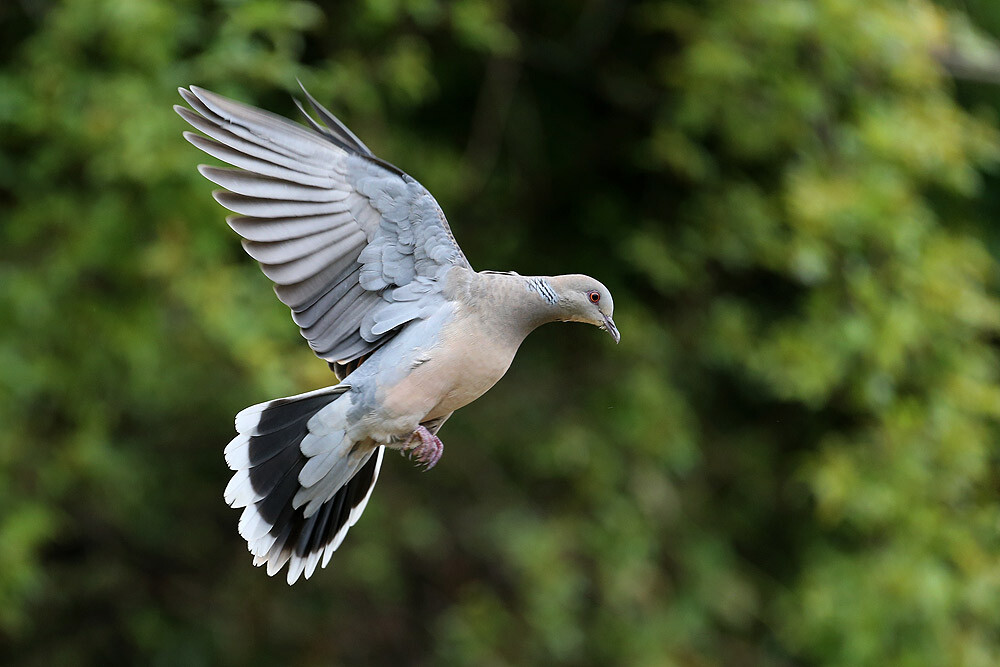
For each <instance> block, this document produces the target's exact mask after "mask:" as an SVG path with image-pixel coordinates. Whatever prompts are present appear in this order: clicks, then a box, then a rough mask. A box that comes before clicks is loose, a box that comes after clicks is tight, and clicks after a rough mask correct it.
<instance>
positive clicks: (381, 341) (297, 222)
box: [174, 86, 619, 584]
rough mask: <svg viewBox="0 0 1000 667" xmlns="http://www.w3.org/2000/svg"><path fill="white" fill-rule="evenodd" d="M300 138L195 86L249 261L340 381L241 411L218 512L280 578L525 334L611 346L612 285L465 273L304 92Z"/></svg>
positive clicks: (207, 139)
mask: <svg viewBox="0 0 1000 667" xmlns="http://www.w3.org/2000/svg"><path fill="white" fill-rule="evenodd" d="M303 92H304V93H305V96H306V99H307V100H308V102H309V104H310V106H311V107H312V110H313V112H314V113H315V114H316V116H317V118H318V121H317V120H315V119H313V117H312V116H311V115H310V114H309V113H308V112H306V110H305V109H304V108H303V106H302V104H301V103H299V102H298V101H296V104H298V106H299V109H300V110H301V111H302V113H303V115H304V116H305V118H306V120H307V121H308V123H309V127H306V126H304V125H300V124H298V123H294V122H292V121H290V120H288V119H286V118H283V117H281V116H278V115H275V114H273V113H270V112H268V111H264V110H262V109H257V108H255V107H251V106H248V105H245V104H242V103H240V102H236V101H234V100H231V99H228V98H225V97H222V96H221V95H217V94H215V93H212V92H210V91H208V90H204V89H202V88H198V87H196V86H191V87H190V89H184V88H181V89H180V94H181V97H183V98H184V101H185V102H187V104H188V105H189V107H190V108H188V107H183V106H180V105H177V106H175V107H174V109H175V110H176V111H177V113H178V114H180V116H181V117H182V118H183V119H184V120H185V121H187V122H188V123H190V124H191V126H192V127H194V128H195V129H196V130H198V131H199V132H201V133H202V134H196V133H193V132H185V133H184V137H185V138H186V139H187V140H188V141H189V142H191V143H192V144H194V145H195V146H196V147H198V148H200V149H201V150H202V151H204V152H205V153H207V154H209V155H211V156H213V157H215V158H218V159H219V160H221V161H223V162H225V163H228V164H230V165H232V166H233V167H235V168H221V167H211V166H206V165H200V166H199V167H198V169H199V171H200V172H201V173H202V174H203V175H204V176H205V177H206V178H207V179H209V180H210V181H212V182H214V183H216V184H218V185H220V186H221V187H222V188H223V189H221V190H216V191H215V192H214V193H213V195H214V197H215V199H216V200H217V201H218V202H219V203H220V204H222V205H223V206H224V207H226V208H227V209H229V210H231V211H233V212H234V213H235V214H236V215H232V216H229V217H228V218H227V222H228V223H229V226H230V227H232V228H233V230H235V231H236V233H238V234H239V235H240V236H241V237H242V242H243V247H244V249H246V252H247V254H249V255H250V256H251V257H253V258H254V259H256V260H257V261H258V262H259V263H260V267H261V270H263V272H264V274H265V275H266V276H267V277H268V278H270V279H271V280H272V281H273V282H274V291H275V292H276V293H277V296H278V298H279V299H280V300H281V301H282V302H283V303H284V304H285V305H287V306H288V307H289V308H290V309H291V312H292V319H293V320H294V321H295V323H296V324H297V325H298V326H299V329H300V331H301V333H302V336H303V337H304V338H305V339H306V341H308V343H309V347H310V348H312V350H313V352H315V353H316V355H317V356H318V357H320V358H321V359H324V360H325V361H327V362H328V363H329V365H330V367H331V369H332V370H333V372H334V374H335V375H336V377H337V380H338V381H339V383H338V384H336V385H333V386H331V387H326V388H323V389H317V390H316V391H310V392H307V393H304V394H299V395H297V396H289V397H287V398H277V399H274V400H271V401H267V402H264V403H260V404H259V405H254V406H251V407H249V408H246V409H245V410H243V411H242V412H240V413H239V414H238V415H236V431H237V433H238V435H237V436H236V437H235V438H233V440H232V442H230V443H229V445H228V446H227V447H226V450H225V456H226V463H227V464H228V465H229V467H230V468H231V469H232V470H233V471H235V474H234V475H233V477H232V479H231V480H230V482H229V484H228V486H227V487H226V491H225V499H226V502H227V503H229V505H230V506H232V507H236V508H244V509H243V513H242V515H241V517H240V520H239V532H240V535H242V536H243V538H244V539H246V541H247V545H248V548H249V550H250V553H251V554H252V555H253V562H254V564H255V565H266V566H267V573H268V574H269V575H274V574H275V573H277V572H279V571H280V570H281V569H282V567H284V566H285V565H286V564H287V565H288V572H287V581H288V583H289V584H293V583H295V581H297V580H298V579H299V577H300V576H305V578H307V579H308V578H309V577H310V576H312V574H313V573H314V572H315V571H316V567H317V566H318V565H320V564H321V565H322V566H323V567H326V565H327V563H328V562H329V561H330V557H331V555H332V554H333V552H334V551H336V550H337V548H338V547H339V546H340V544H341V542H342V541H343V539H344V536H345V535H346V534H347V530H348V529H349V528H350V527H351V526H353V525H354V524H355V523H356V522H357V520H358V519H359V518H360V516H361V513H362V512H363V511H364V508H365V505H366V504H367V503H368V498H369V497H370V496H371V492H372V488H373V487H374V486H375V481H376V480H377V479H378V473H379V468H380V466H381V465H382V457H383V454H384V452H385V450H386V448H390V449H396V450H399V451H401V452H403V453H405V454H408V455H409V456H410V457H411V458H413V459H415V460H416V461H417V462H419V463H421V464H423V465H424V466H425V468H426V469H429V468H431V467H433V466H434V465H435V464H436V463H437V462H438V460H439V459H440V458H441V454H442V452H443V449H444V446H443V444H442V443H441V440H440V439H439V438H438V437H437V433H438V431H439V429H440V428H441V425H442V424H443V423H444V422H445V421H446V420H447V419H448V417H450V416H451V414H452V413H453V412H454V411H455V410H457V409H459V408H461V407H463V406H465V405H468V404H469V403H471V402H472V401H474V400H476V399H477V398H479V397H480V396H482V395H483V394H484V393H485V392H486V391H487V390H488V389H489V388H490V387H492V386H493V385H494V384H495V383H496V382H497V381H498V380H499V379H500V378H501V377H503V375H504V373H506V372H507V368H508V367H509V366H510V364H511V361H512V360H513V358H514V354H515V353H516V352H517V349H518V347H519V346H520V344H521V342H522V341H523V340H524V338H525V337H526V336H527V335H528V334H529V333H530V332H531V331H532V330H534V329H535V328H536V327H538V326H540V325H542V324H545V323H547V322H556V321H562V322H585V323H589V324H593V325H595V326H598V327H600V328H601V329H604V330H605V331H607V332H608V333H609V334H611V336H612V337H613V338H614V340H615V342H618V340H619V334H618V329H617V328H616V327H615V323H614V320H612V314H613V311H614V303H613V301H612V299H611V294H610V293H609V292H608V290H607V288H606V287H605V286H604V285H602V284H601V283H599V282H598V281H596V280H594V279H593V278H590V277H588V276H584V275H561V276H533V277H529V276H521V275H518V274H517V273H513V272H499V271H479V272H477V271H475V270H474V269H473V268H472V266H471V265H470V264H469V261H468V260H467V259H466V257H465V255H464V254H463V252H462V249H461V248H460V247H459V246H458V244H457V243H456V242H455V238H454V236H453V235H452V233H451V228H450V227H449V226H448V221H447V220H446V219H445V216H444V212H442V210H441V207H440V206H438V204H437V202H436V201H435V200H434V197H432V196H431V194H430V193H429V192H428V191H427V190H426V189H425V188H424V187H423V186H422V185H420V183H418V182H417V181H415V180H414V179H413V178H411V177H410V176H408V175H407V174H406V173H404V172H403V171H401V170H400V169H398V168H397V167H395V166H393V165H391V164H389V163H388V162H386V161H384V160H382V159H380V158H378V157H376V156H375V155H373V154H372V152H371V151H370V150H369V149H368V147H367V146H365V145H364V144H363V143H362V142H361V140H360V139H358V138H357V137H356V136H355V135H354V133H353V132H351V131H350V130H349V129H347V127H345V126H344V124H343V123H341V122H340V121H339V120H338V119H337V118H336V117H334V115H333V114H331V113H330V112H329V111H327V110H326V109H325V108H323V107H322V106H321V105H320V104H319V103H318V102H316V100H315V99H314V98H313V97H312V96H311V95H309V93H308V91H305V89H304V88H303Z"/></svg>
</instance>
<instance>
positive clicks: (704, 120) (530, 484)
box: [0, 0, 1000, 667]
mask: <svg viewBox="0 0 1000 667" xmlns="http://www.w3.org/2000/svg"><path fill="white" fill-rule="evenodd" d="M998 36H1000V5H998V4H997V3H996V2H994V1H993V0H955V1H954V2H944V1H941V2H931V1H930V0H740V1H737V0H730V1H728V2H726V1H722V0H662V1H656V0H649V1H645V2H632V3H626V2H616V1H614V0H588V1H584V2H577V1H570V0H546V1H545V2H534V1H533V0H495V1H491V0H459V1H457V2H453V3H452V2H442V1H439V0H369V1H367V2H334V1H333V0H328V1H323V0H319V1H315V2H305V1H302V0H293V1H291V2H285V1H279V0H215V1H212V0H62V1H56V0H6V1H5V2H2V3H0V142H2V144H0V146H2V151H0V661H2V662H3V663H4V664H11V665H38V666H43V665H44V666H48V665H69V666H72V665H110V664H137V665H138V664H142V665H192V666H197V665H487V666H494V665H496V666H499V665H581V666H582V665H637V666H658V665H684V666H692V667H698V666H706V665H844V666H854V665H933V666H938V665H982V666H993V665H997V664H1000V502H998V501H1000V474H998V473H1000V467H998V462H1000V455H998V454H1000V449H998V435H1000V433H998V418H1000V376H998V368H1000V367H998V351H1000V292H998V286H1000V280H998V279H1000V226H998V217H1000V194H998V193H1000V180H998V177H997V162H998V160H1000V125H998V121H997V118H998V109H1000V88H998V87H997V84H998V83H1000V55H998V51H997V48H996V42H995V41H994V39H995V38H996V37H998ZM296 77H298V78H301V80H302V81H303V82H304V83H305V85H306V86H308V87H309V88H310V89H311V91H312V92H313V93H314V94H315V95H316V96H317V97H318V98H319V99H320V100H322V101H323V102H325V103H326V104H327V105H328V106H329V107H330V108H331V109H333V110H334V111H335V112H336V113H338V114H339V115H340V116H341V118H342V119H343V120H344V121H345V122H346V123H347V124H348V125H349V126H350V127H351V128H353V129H354V130H355V131H356V132H357V133H358V134H359V135H360V136H361V137H362V138H363V140H364V141H366V142H367V143H368V144H369V145H370V146H371V147H372V148H373V149H374V150H375V151H376V153H378V154H379V155H381V156H383V157H385V158H386V159H388V160H390V161H392V162H394V163H396V164H398V165H399V166H400V167H402V168H403V169H405V170H407V171H408V172H409V173H410V174H412V175H413V176H414V177H416V178H418V179H419V180H420V181H421V182H423V183H424V184H425V185H426V186H427V187H428V188H429V189H430V190H431V191H432V192H433V193H434V194H435V195H436V196H437V198H438V200H439V201H440V203H441V204H442V206H443V207H444V209H445V211H446V212H447V214H448V216H449V218H450V220H451V223H452V227H453V228H454V231H455V234H456V236H457V237H458V239H459V241H460V242H461V243H462V245H463V247H464V248H465V250H466V253H467V254H468V256H469V258H470V259H471V261H472V263H473V265H474V266H476V267H477V268H480V269H487V268H491V269H514V270H517V271H518V272H520V273H523V274H553V273H563V272H585V273H589V274H592V275H594V276H597V277H599V278H600V279H601V280H603V281H604V282H605V283H606V284H607V285H608V286H609V287H610V288H611V290H612V292H613V293H614V295H615V297H616V304H617V312H616V313H615V315H616V320H617V321H618V323H619V326H620V328H621V331H622V335H623V337H622V343H621V345H620V346H618V347H615V346H614V345H612V344H611V341H610V340H609V339H608V337H607V336H606V335H604V334H602V333H600V332H598V331H596V330H594V329H591V328H587V327H583V326H579V325H575V326H551V327H545V328H543V329H541V330H540V331H539V332H538V333H536V334H535V335H533V336H532V337H530V338H529V339H528V341H527V342H526V343H525V345H524V346H523V348H522V351H521V353H520V355H519V357H518V359H517V360H516V361H515V364H514V366H513V368H512V369H511V371H510V372H509V373H508V375H507V377H506V378H505V379H504V380H503V381H502V382H501V383H500V384H499V385H498V386H497V387H496V388H495V389H494V390H493V391H492V392H491V393H490V394H488V395H487V396H486V397H485V398H484V399H483V400H481V401H479V402H478V403H475V404H474V405H472V406H470V407H468V408H466V409H465V410H463V411H461V412H459V413H458V414H457V415H456V416H455V417H454V418H453V419H452V420H451V421H450V422H449V423H448V425H447V426H446V427H445V429H444V430H443V433H442V435H443V439H444V441H445V443H446V445H447V447H446V453H445V456H444V458H443V460H442V462H441V464H440V465H438V467H437V468H435V469H434V470H433V471H431V472H429V473H426V474H424V473H421V472H419V471H417V470H415V469H413V468H412V466H411V465H409V464H408V463H407V462H405V461H404V460H402V459H400V458H398V457H395V456H391V457H387V462H386V465H385V466H384V468H383V471H382V476H381V478H380V480H379V484H378V487H377V489H376V492H375V493H374V495H373V497H372V501H371V503H370V504H369V506H368V509H367V512H366V513H365V516H364V518H363V520H362V521H361V522H360V523H359V524H358V525H357V526H355V528H354V529H353V530H352V531H351V533H350V535H349V537H348V539H347V541H346V542H345V544H344V546H343V547H342V549H341V550H340V551H339V552H338V553H337V554H336V557H335V558H334V559H333V561H332V563H331V565H330V567H329V568H328V569H326V570H323V571H320V572H319V573H318V574H317V575H316V576H315V577H314V578H313V579H312V580H310V581H309V582H307V583H305V584H301V583H300V584H298V585H296V586H294V587H292V588H289V587H288V586H287V585H286V584H285V582H284V580H283V579H282V578H277V579H269V578H268V577H266V576H265V574H264V572H263V571H261V570H259V569H255V568H253V567H251V564H250V557H249V555H248V554H247V552H246V547H245V545H244V542H243V540H242V539H241V538H240V537H239V536H238V535H237V533H236V521H237V518H238V512H237V511H234V510H231V509H229V508H227V507H226V506H225V505H224V503H223V501H222V489H223V488H224V486H225V484H226V482H227V480H228V477H229V472H228V471H227V469H226V466H225V464H224V462H223V459H222V449H223V447H224V445H225V444H226V443H227V442H228V441H229V439H230V438H231V437H232V435H233V428H232V419H233V415H234V414H235V413H236V412H237V411H238V410H240V409H242V408H243V407H245V406H247V405H250V404H253V403H256V402H259V401H262V400H265V399H268V398H272V397H276V396H284V395H289V394H294V393H299V392H301V391H305V390H309V389H313V388H316V387H320V386H324V385H326V384H329V383H330V381H331V378H332V376H331V375H330V374H329V372H328V371H327V369H326V366H325V364H324V363H322V362H320V361H318V360H317V359H315V358H314V357H313V356H312V355H311V354H310V352H309V350H308V348H307V347H306V346H305V344H304V343H303V341H302V340H301V339H300V338H299V335H298V333H297V330H296V328H295V327H294V326H293V325H292V323H291V321H290V319H289V316H288V313H287V310H286V309H285V308H284V306H282V305H281V304H280V303H279V302H278V301H277V300H276V299H275V298H274V296H273V294H272V293H271V289H270V285H269V283H268V281H267V280H266V278H264V276H263V275H261V274H260V273H259V271H258V269H257V268H256V266H255V265H254V263H253V262H252V261H251V260H250V259H249V258H247V257H246V256H244V255H243V253H242V250H241V248H240V245H239V242H238V240H237V238H236V237H235V235H234V234H233V233H232V232H231V231H230V230H229V228H228V227H227V226H226V225H225V223H224V222H223V211H222V209H221V208H220V207H219V206H218V205H217V204H215V202H214V201H213V200H212V199H211V197H210V196H209V192H210V190H211V186H210V184H208V183H207V182H206V181H204V180H203V179H202V178H201V177H200V176H199V175H198V174H197V172H196V171H195V165H196V164H197V163H198V162H200V161H203V160H204V159H205V158H204V157H203V156H202V155H201V154H199V152H198V151H196V150H195V149H194V148H193V147H191V146H189V145H188V144H187V143H186V142H185V141H183V140H182V138H181V136H180V133H181V131H182V130H183V129H185V126H184V123H183V122H182V121H181V120H180V119H179V118H178V117H177V116H176V115H175V114H174V113H173V111H172V110H171V105H172V104H174V103H177V102H180V99H179V97H178V96H177V93H176V88H177V86H179V85H188V84H192V83H193V84H197V85H201V86H205V87H207V88H210V89H213V90H216V91H218V92H221V93H223V94H226V95H229V96H232V97H236V98H238V99H241V100H244V101H248V102H251V103H255V104H258V105H261V106H264V107H266V108H268V109H271V110H274V111H277V112H281V113H285V114H286V115H292V116H294V115H295V113H296V112H295V109H294V106H293V104H292V99H291V95H292V94H295V93H296V83H295V80H296Z"/></svg>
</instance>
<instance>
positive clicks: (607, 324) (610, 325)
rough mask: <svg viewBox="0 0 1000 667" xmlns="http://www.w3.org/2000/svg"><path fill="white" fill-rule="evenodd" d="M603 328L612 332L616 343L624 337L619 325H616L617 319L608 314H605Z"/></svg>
mask: <svg viewBox="0 0 1000 667" xmlns="http://www.w3.org/2000/svg"><path fill="white" fill-rule="evenodd" d="M601 328H602V329H604V330H605V331H607V332H608V333H609V334H611V337H612V338H614V339H615V343H618V341H620V340H621V339H622V335H621V334H620V333H618V327H616V326H615V321H614V320H613V319H611V318H610V317H608V316H607V315H605V316H604V325H603V326H602V327H601Z"/></svg>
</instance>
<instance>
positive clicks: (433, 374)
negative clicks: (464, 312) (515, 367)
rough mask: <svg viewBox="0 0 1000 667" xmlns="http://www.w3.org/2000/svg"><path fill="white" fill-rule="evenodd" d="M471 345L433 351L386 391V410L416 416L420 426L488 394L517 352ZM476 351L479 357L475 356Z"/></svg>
mask: <svg viewBox="0 0 1000 667" xmlns="http://www.w3.org/2000/svg"><path fill="white" fill-rule="evenodd" d="M484 349H490V348H484V347H479V346H469V347H466V348H463V351H459V352H455V351H448V350H444V349H441V348H438V349H436V350H432V351H431V352H430V353H429V354H428V358H427V360H426V361H423V362H422V363H420V364H419V365H417V366H416V367H415V368H413V369H412V370H411V371H410V372H409V373H408V374H407V375H406V376H405V377H404V378H402V379H401V381H400V382H398V383H397V384H396V385H395V386H393V387H392V388H390V389H389V390H388V391H387V392H386V396H385V407H386V408H388V409H389V410H390V411H391V412H393V413H395V414H400V415H401V414H406V415H412V416H413V417H414V418H416V419H417V423H419V422H424V421H427V420H430V419H436V418H438V417H443V416H444V415H447V414H449V413H451V412H454V411H455V410H457V409H459V408H461V407H464V406H466V405H468V404H469V403H471V402H472V401H474V400H476V399H477V398H479V397H480V396H482V395H483V394H485V393H486V392H487V391H488V390H489V389H490V387H492V386H493V385H494V384H496V383H497V381H499V380H500V378H502V377H503V376H504V373H506V372H507V369H508V368H509V367H510V363H511V361H512V360H513V357H514V355H513V352H509V353H508V352H506V351H502V350H497V349H496V347H495V346H494V347H493V349H492V350H490V352H489V353H488V354H483V350H484ZM474 352H476V353H478V354H473V353H474Z"/></svg>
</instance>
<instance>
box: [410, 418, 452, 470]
mask: <svg viewBox="0 0 1000 667" xmlns="http://www.w3.org/2000/svg"><path fill="white" fill-rule="evenodd" d="M402 451H403V453H405V454H406V455H407V456H408V457H409V458H410V460H411V461H416V462H417V463H418V464H421V465H423V466H424V470H425V471H426V470H430V469H431V468H433V467H434V466H435V465H436V464H437V462H438V461H440V460H441V455H442V454H444V443H443V442H441V439H440V438H438V437H437V436H436V435H434V434H433V433H431V432H430V431H428V430H427V429H426V428H424V427H423V426H418V427H417V430H416V431H414V432H413V435H411V436H410V438H409V439H408V440H407V441H406V444H405V445H403V450H402Z"/></svg>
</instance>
